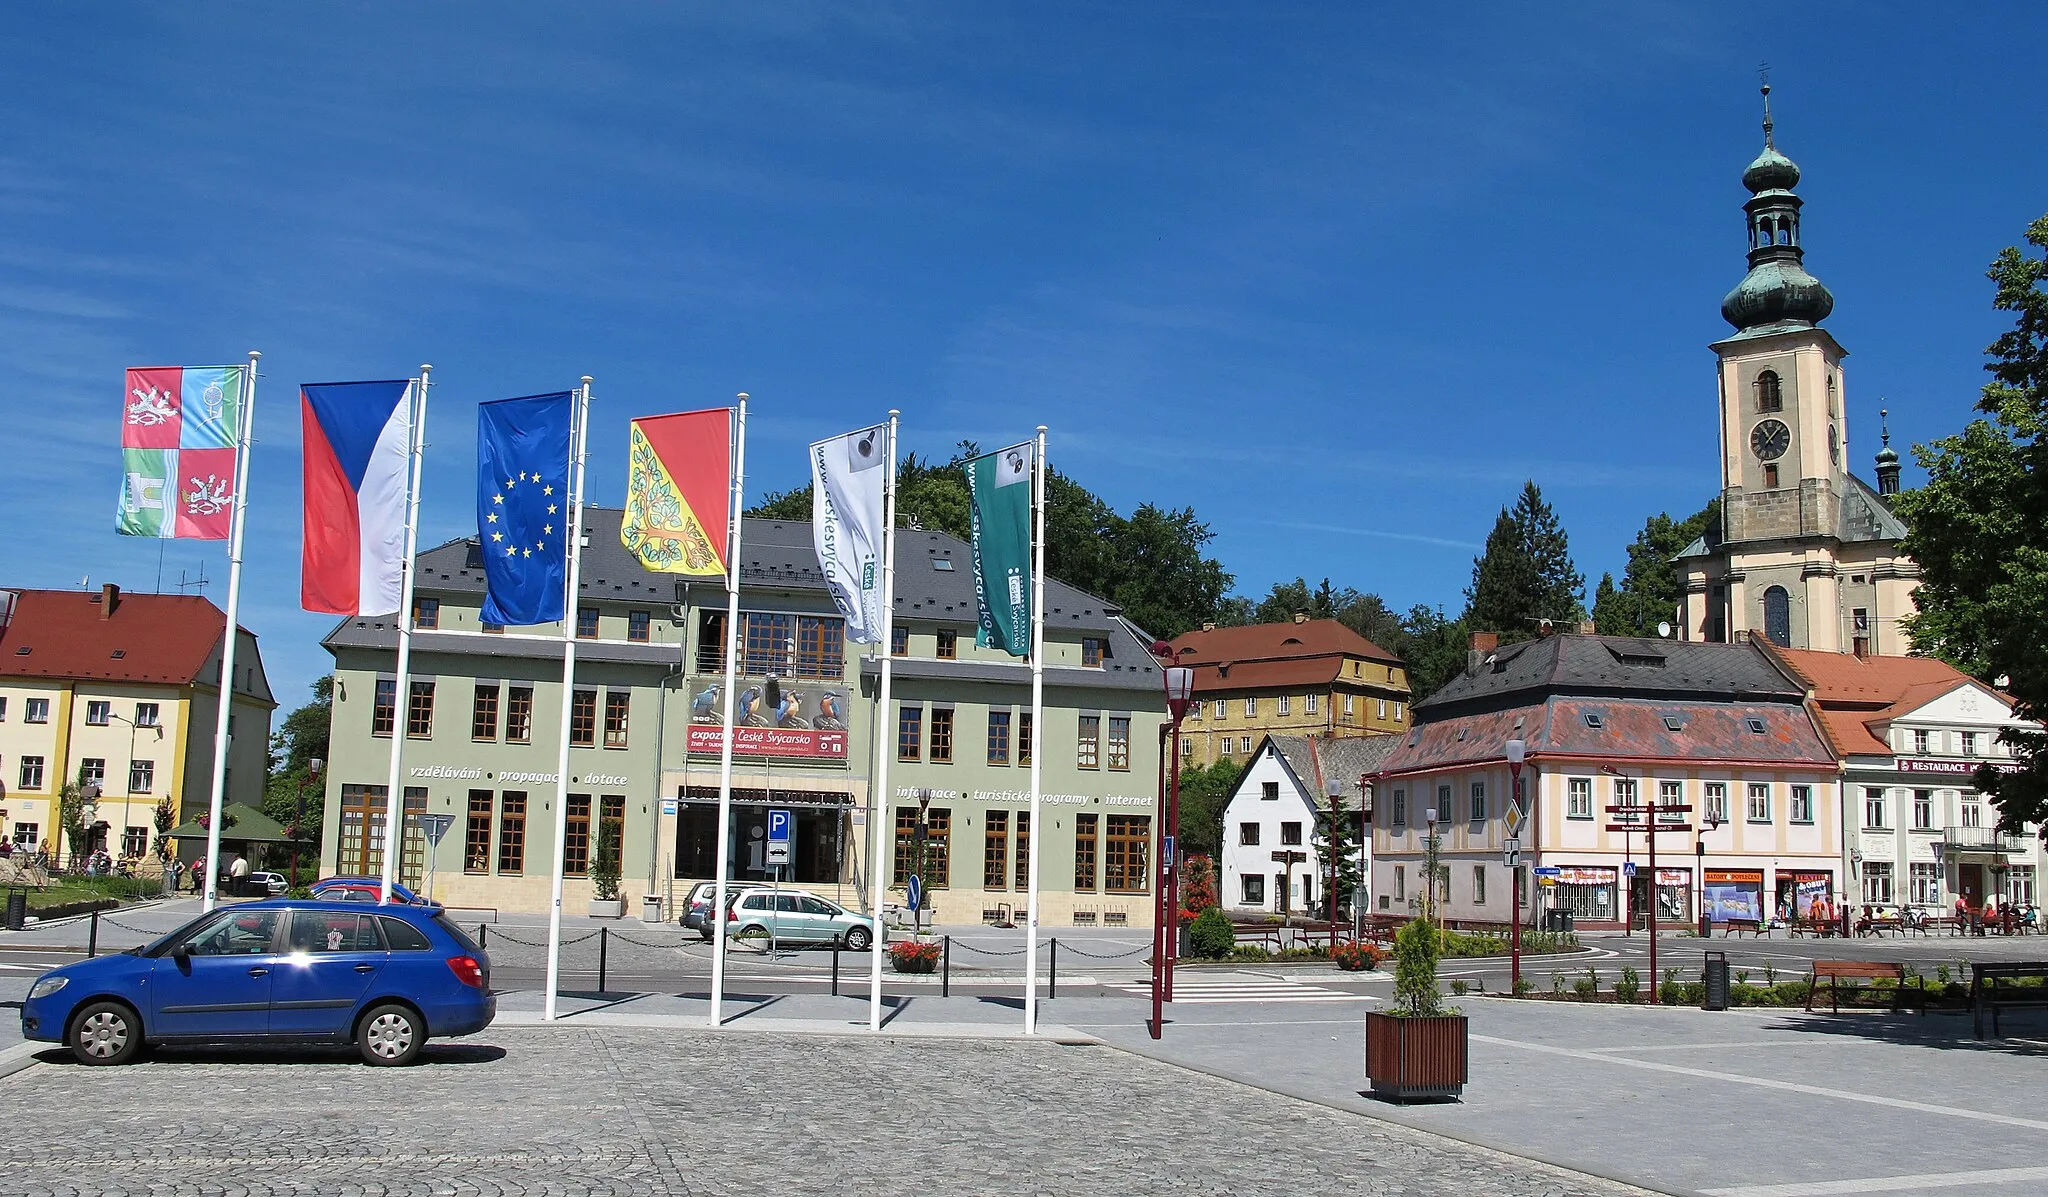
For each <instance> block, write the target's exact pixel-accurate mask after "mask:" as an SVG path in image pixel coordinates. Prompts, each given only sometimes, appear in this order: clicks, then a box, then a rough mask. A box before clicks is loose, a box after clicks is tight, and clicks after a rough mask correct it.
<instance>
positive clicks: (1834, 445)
mask: <svg viewBox="0 0 2048 1197" xmlns="http://www.w3.org/2000/svg"><path fill="white" fill-rule="evenodd" d="M1828 460H1829V461H1832V462H1834V463H1835V464H1836V465H1841V464H1842V430H1841V429H1840V428H1837V427H1836V426H1835V425H1834V424H1833V423H1832V422H1830V423H1829V424H1828Z"/></svg>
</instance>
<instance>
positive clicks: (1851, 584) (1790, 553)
mask: <svg viewBox="0 0 2048 1197" xmlns="http://www.w3.org/2000/svg"><path fill="white" fill-rule="evenodd" d="M1763 96H1764V148H1763V152H1762V153H1760V154H1758V155H1757V157H1756V160H1755V161H1753V162H1751V163H1750V164H1749V168H1748V169H1747V170H1744V171H1743V172H1742V185H1743V187H1744V188H1745V189H1746V190H1747V191H1748V192H1749V200H1748V201H1747V202H1746V203H1744V204H1743V206H1742V210H1743V214H1744V218H1745V224H1746V226H1747V233H1748V239H1749V255H1748V264H1749V272H1748V273H1747V274H1746V275H1744V276H1743V279H1742V281H1741V282H1740V283H1738V284H1736V286H1735V289H1734V290H1733V291H1730V292H1729V293H1728V294H1727V296H1726V297H1725V298H1724V299H1722V301H1721V315H1722V317H1723V318H1725V319H1726V320H1727V321H1728V323H1729V324H1731V325H1733V326H1734V328H1735V332H1734V334H1733V335H1732V336H1730V337H1728V338H1727V339H1726V340H1723V341H1719V342H1716V343H1715V344H1714V345H1713V347H1712V348H1713V350H1714V352H1715V353H1716V354H1717V355H1718V357H1719V370H1718V376H1719V383H1720V409H1721V527H1720V528H1719V529H1718V530H1717V534H1710V535H1709V536H1707V537H1703V538H1701V540H1700V541H1697V542H1695V543H1694V545H1693V546H1691V547H1690V548H1688V549H1687V550H1686V551H1685V553H1683V554H1681V557H1680V562H1679V564H1680V567H1681V569H1682V570H1683V571H1684V573H1685V577H1686V583H1687V593H1686V598H1685V606H1684V609H1683V610H1682V612H1681V626H1682V628H1683V629H1684V635H1685V636H1686V638H1687V639H1705V640H1728V639H1740V638H1742V637H1743V636H1745V635H1761V636H1765V637H1767V638H1769V639H1770V640H1771V641H1773V642H1774V643H1777V644H1781V645H1786V646H1788V647H1793V648H1812V649H1819V650H1822V651H1840V652H1848V651H1857V652H1878V653H1887V654H1891V653H1903V652H1905V651H1906V648H1907V645H1906V641H1905V637H1904V634H1903V632H1902V631H1901V630H1900V629H1899V627H1898V623H1897V621H1898V618H1899V616H1901V615H1903V614H1905V613H1907V612H1909V611H1910V610H1911V609H1912V608H1911V597H1910V596H1911V590H1912V582H1911V580H1910V579H1911V577H1912V576H1914V575H1916V574H1917V572H1918V571H1917V570H1915V569H1913V567H1912V563H1911V561H1909V560H1906V559H1903V558H1898V557H1897V556H1896V552H1895V550H1896V544H1897V541H1898V539H1899V538H1900V537H1902V536H1903V535H1904V534H1905V528H1904V526H1903V525H1901V524H1900V523H1899V521H1898V519H1897V517H1896V516H1893V515H1892V514H1891V511H1890V508H1889V507H1888V505H1886V504H1885V503H1883V502H1882V501H1880V499H1879V497H1878V495H1877V492H1876V491H1874V490H1873V489H1872V488H1871V487H1870V486H1869V485H1868V484H1867V483H1865V482H1863V481H1862V480H1861V479H1858V478H1856V477H1854V476H1853V475H1852V474H1850V472H1849V468H1848V440H1849V434H1848V397H1847V393H1846V389H1845V384H1844V381H1843V371H1842V359H1843V358H1845V357H1847V356H1848V351H1847V350H1845V349H1843V348H1842V346H1841V345H1840V344H1839V343H1838V342H1836V340H1835V338H1834V337H1833V335H1831V334H1830V333H1829V332H1828V331H1827V330H1826V329H1824V328H1822V327H1820V324H1821V321H1823V320H1825V319H1827V317H1828V314H1829V313H1830V312H1832V311H1833V310H1834V306H1835V297H1834V296H1833V295H1832V294H1830V293H1829V291H1828V289H1827V288H1826V287H1824V286H1822V285H1821V282H1820V280H1819V279H1816V278H1815V277H1813V276H1812V275H1811V274H1808V273H1807V272H1806V265H1805V257H1806V251H1805V249H1804V247H1803V245H1802V243H1801V236H1800V216H1801V213H1800V209H1801V206H1802V201H1801V200H1800V198H1799V196H1798V194H1797V193H1796V192H1795V191H1794V190H1793V189H1794V188H1795V187H1797V186H1798V185H1799V167H1798V166H1796V165H1794V164H1793V162H1792V160H1791V159H1790V158H1787V157H1786V156H1785V155H1784V154H1782V153H1780V152H1779V150H1778V147H1777V140H1776V137H1775V133H1774V129H1773V125H1772V121H1771V108H1770V103H1771V89H1770V86H1769V85H1768V84H1766V85H1765V86H1764V89H1763ZM1887 451H1889V450H1888V449H1887ZM1893 462H1894V463H1895V462H1896V455H1894V457H1893ZM1882 465H1883V463H1882V462H1880V472H1881V473H1882ZM1893 473H1894V476H1895V474H1896V466H1895V465H1894V471H1893Z"/></svg>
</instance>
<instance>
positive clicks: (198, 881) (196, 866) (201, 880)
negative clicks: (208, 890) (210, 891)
mask: <svg viewBox="0 0 2048 1197" xmlns="http://www.w3.org/2000/svg"><path fill="white" fill-rule="evenodd" d="M205 885H206V862H205V861H204V860H195V861H193V862H192V892H193V893H195V894H197V893H203V892H205V890H204V887H205Z"/></svg>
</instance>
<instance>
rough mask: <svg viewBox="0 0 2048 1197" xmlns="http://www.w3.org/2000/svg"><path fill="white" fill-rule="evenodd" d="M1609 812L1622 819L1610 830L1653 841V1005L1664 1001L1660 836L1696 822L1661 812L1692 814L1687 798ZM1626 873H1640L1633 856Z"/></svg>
mask: <svg viewBox="0 0 2048 1197" xmlns="http://www.w3.org/2000/svg"><path fill="white" fill-rule="evenodd" d="M1610 772H1611V770H1610ZM1607 813H1608V814H1610V815H1613V816H1615V817H1616V818H1617V819H1620V820H1622V821H1621V822H1616V823H1609V824H1608V825H1607V830H1609V831H1620V832H1626V833H1628V834H1631V835H1633V834H1634V833H1636V832H1638V831H1640V832H1642V833H1643V840H1644V842H1646V843H1647V844H1649V845H1650V884H1649V885H1648V886H1647V887H1646V888H1647V889H1648V890H1649V895H1650V900H1649V902H1648V903H1647V906H1648V912H1647V913H1648V918H1647V923H1648V925H1649V931H1650V1004H1651V1005H1652V1006H1655V1005H1659V1004H1660V1003H1659V1002H1658V1000H1657V836H1658V833H1660V832H1667V831H1691V830H1692V824H1690V823H1684V822H1677V823H1674V822H1670V821H1668V820H1665V819H1662V818H1660V817H1659V816H1661V815H1680V816H1684V815H1689V814H1691V813H1692V805H1691V804H1690V803H1684V802H1673V803H1670V804H1669V805H1664V806H1660V805H1658V804H1657V803H1656V802H1654V801H1651V802H1646V803H1642V804H1640V805H1638V804H1636V803H1620V804H1617V805H1613V806H1609V807H1608V808H1607ZM1622 875H1623V876H1625V877H1627V878H1629V879H1631V880H1633V879H1634V877H1635V875H1636V862H1634V861H1632V860H1631V861H1625V862H1623V864H1622ZM1632 921H1634V920H1633V919H1630V920H1629V922H1632ZM1622 926H1623V927H1627V926H1628V922H1624V923H1623V924H1622Z"/></svg>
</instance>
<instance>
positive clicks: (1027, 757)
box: [1017, 711, 1031, 765]
mask: <svg viewBox="0 0 2048 1197" xmlns="http://www.w3.org/2000/svg"><path fill="white" fill-rule="evenodd" d="M1017 763H1018V764H1020V765H1028V764H1030V763H1031V712H1029V711H1019V712H1017Z"/></svg>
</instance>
